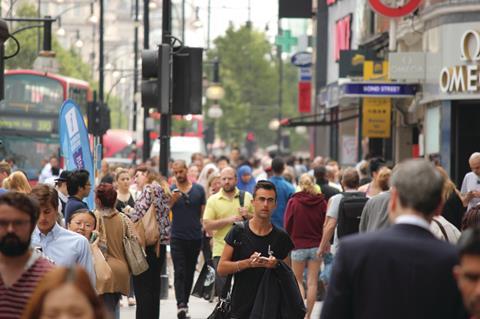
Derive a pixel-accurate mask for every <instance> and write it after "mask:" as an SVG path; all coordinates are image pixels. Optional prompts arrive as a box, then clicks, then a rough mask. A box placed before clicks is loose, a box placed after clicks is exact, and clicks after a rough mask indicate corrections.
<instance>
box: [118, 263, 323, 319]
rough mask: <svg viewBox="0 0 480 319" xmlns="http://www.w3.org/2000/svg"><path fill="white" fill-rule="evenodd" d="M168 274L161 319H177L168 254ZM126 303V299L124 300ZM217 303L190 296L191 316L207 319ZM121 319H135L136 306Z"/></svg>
mask: <svg viewBox="0 0 480 319" xmlns="http://www.w3.org/2000/svg"><path fill="white" fill-rule="evenodd" d="M167 269H168V270H167V274H168V277H169V286H170V288H169V290H168V299H162V300H160V319H177V303H176V300H175V291H174V290H173V287H172V286H173V264H172V261H171V258H170V256H169V254H167ZM198 274H199V269H197V271H196V272H195V281H196V279H197V276H198ZM195 281H194V282H195ZM124 299H125V300H124V301H126V298H124ZM215 305H216V302H213V303H211V302H208V301H207V300H204V299H201V298H197V297H194V296H190V302H189V315H190V318H191V319H206V318H207V317H208V316H209V315H210V314H211V313H212V311H213V308H215ZM321 309H322V302H317V303H316V304H315V307H314V308H313V312H312V316H311V317H312V318H320V311H321ZM120 319H135V306H132V307H128V306H125V307H121V308H120ZM138 319H147V318H138Z"/></svg>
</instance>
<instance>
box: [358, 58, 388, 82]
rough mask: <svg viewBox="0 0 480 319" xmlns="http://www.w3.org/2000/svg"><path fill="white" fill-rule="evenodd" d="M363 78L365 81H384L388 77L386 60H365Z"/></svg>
mask: <svg viewBox="0 0 480 319" xmlns="http://www.w3.org/2000/svg"><path fill="white" fill-rule="evenodd" d="M363 79H364V80H366V81H385V80H387V79H388V61H365V62H364V63H363Z"/></svg>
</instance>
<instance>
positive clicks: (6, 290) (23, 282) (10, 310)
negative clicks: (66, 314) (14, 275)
mask: <svg viewBox="0 0 480 319" xmlns="http://www.w3.org/2000/svg"><path fill="white" fill-rule="evenodd" d="M53 267H54V266H53V265H52V264H51V263H50V262H49V261H48V260H47V259H45V258H43V257H41V256H40V254H39V253H36V252H32V256H31V257H30V259H29V260H28V262H27V264H26V265H25V272H24V273H23V274H22V276H21V277H20V278H19V279H18V280H17V281H16V282H15V283H14V284H13V285H12V286H9V287H7V286H6V285H5V283H4V282H3V280H2V278H1V276H0V317H1V318H2V319H18V318H20V317H21V316H22V313H23V311H24V310H25V307H26V305H27V303H28V300H29V299H30V296H31V295H32V294H33V291H34V290H35V288H36V287H37V286H38V282H39V281H40V279H42V277H43V276H44V275H45V274H46V273H47V272H49V271H50V270H51V269H53Z"/></svg>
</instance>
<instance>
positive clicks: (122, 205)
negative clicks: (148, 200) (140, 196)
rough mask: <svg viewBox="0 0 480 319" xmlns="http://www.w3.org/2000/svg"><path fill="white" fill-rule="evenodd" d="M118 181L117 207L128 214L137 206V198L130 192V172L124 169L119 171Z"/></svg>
mask: <svg viewBox="0 0 480 319" xmlns="http://www.w3.org/2000/svg"><path fill="white" fill-rule="evenodd" d="M115 179H116V182H117V203H116V204H115V208H116V209H117V210H118V211H119V212H123V213H125V214H127V215H128V213H129V212H130V210H131V209H133V207H134V206H135V200H134V199H133V196H132V193H130V181H131V178H130V174H129V173H128V170H126V169H122V170H121V171H119V172H118V173H117V176H116V178H115Z"/></svg>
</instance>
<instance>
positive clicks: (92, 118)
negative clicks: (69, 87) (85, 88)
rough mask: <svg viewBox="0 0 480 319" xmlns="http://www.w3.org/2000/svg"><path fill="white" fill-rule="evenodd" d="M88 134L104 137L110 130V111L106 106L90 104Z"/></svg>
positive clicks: (96, 103) (97, 103)
mask: <svg viewBox="0 0 480 319" xmlns="http://www.w3.org/2000/svg"><path fill="white" fill-rule="evenodd" d="M87 120H88V133H89V134H92V135H93V136H102V135H104V134H105V133H106V132H107V130H109V129H110V109H109V107H108V105H106V104H103V105H102V104H100V103H99V102H96V101H95V102H89V103H88V109H87Z"/></svg>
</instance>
